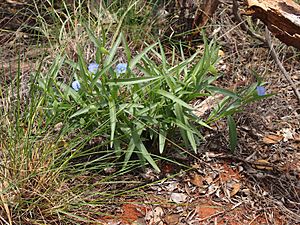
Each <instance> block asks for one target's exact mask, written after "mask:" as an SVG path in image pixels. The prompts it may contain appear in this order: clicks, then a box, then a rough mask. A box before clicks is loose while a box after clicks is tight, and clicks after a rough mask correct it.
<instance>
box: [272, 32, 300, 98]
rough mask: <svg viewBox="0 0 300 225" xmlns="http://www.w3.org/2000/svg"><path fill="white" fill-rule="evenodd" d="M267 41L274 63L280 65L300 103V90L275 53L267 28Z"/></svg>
mask: <svg viewBox="0 0 300 225" xmlns="http://www.w3.org/2000/svg"><path fill="white" fill-rule="evenodd" d="M266 41H267V44H268V47H269V49H270V52H271V56H272V58H273V59H274V61H275V62H276V64H277V65H278V67H279V69H280V70H281V72H282V73H283V75H284V77H285V79H286V80H287V81H288V82H289V83H290V85H291V86H292V88H293V90H294V92H295V95H296V96H297V98H298V101H299V103H300V93H299V90H298V88H297V86H296V85H295V83H294V81H293V80H292V79H291V77H290V75H289V73H288V72H287V71H286V70H285V68H284V67H283V65H282V63H281V62H280V60H279V58H278V56H277V53H276V52H275V49H274V47H273V44H272V40H271V35H270V31H269V30H268V28H267V27H266Z"/></svg>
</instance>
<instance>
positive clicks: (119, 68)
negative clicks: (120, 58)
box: [116, 63, 127, 74]
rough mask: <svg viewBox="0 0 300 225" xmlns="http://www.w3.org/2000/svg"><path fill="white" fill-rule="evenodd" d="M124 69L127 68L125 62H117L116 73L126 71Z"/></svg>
mask: <svg viewBox="0 0 300 225" xmlns="http://www.w3.org/2000/svg"><path fill="white" fill-rule="evenodd" d="M126 70H127V63H119V64H118V65H117V66H116V72H117V73H118V74H121V73H126Z"/></svg>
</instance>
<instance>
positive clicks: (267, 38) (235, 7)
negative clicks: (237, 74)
mask: <svg viewBox="0 0 300 225" xmlns="http://www.w3.org/2000/svg"><path fill="white" fill-rule="evenodd" d="M232 3H233V7H232V11H233V15H234V17H235V19H236V20H237V21H238V22H239V23H240V24H241V28H242V29H243V30H245V31H246V32H247V34H249V35H251V36H252V37H254V38H256V39H258V40H260V41H262V42H263V43H264V44H267V45H268V47H269V49H270V52H271V56H272V58H273V60H274V61H275V62H276V64H277V65H278V67H279V69H280V71H281V72H282V73H283V75H284V77H285V79H286V80H287V81H288V82H289V83H290V85H291V86H292V88H293V91H294V93H295V95H296V97H297V98H298V101H299V103H300V93H299V90H298V88H297V86H296V85H295V83H294V81H293V80H292V79H291V77H290V75H289V73H288V72H287V71H286V70H285V68H284V67H283V65H282V63H281V62H280V60H279V58H278V56H277V53H276V51H275V49H274V47H273V44H272V41H271V35H270V32H269V30H268V28H267V27H266V35H265V38H263V37H262V36H260V35H258V34H256V33H254V32H253V31H251V30H250V29H249V28H248V26H247V25H246V24H245V23H244V21H243V20H242V18H241V16H240V15H239V13H238V7H239V5H238V3H237V0H232Z"/></svg>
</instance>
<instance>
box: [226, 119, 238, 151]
mask: <svg viewBox="0 0 300 225" xmlns="http://www.w3.org/2000/svg"><path fill="white" fill-rule="evenodd" d="M227 124H228V127H229V145H230V150H231V152H234V151H235V149H236V146H237V131H236V125H235V122H234V119H233V118H232V116H227Z"/></svg>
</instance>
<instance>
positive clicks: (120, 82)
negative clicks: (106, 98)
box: [107, 77, 160, 85]
mask: <svg viewBox="0 0 300 225" xmlns="http://www.w3.org/2000/svg"><path fill="white" fill-rule="evenodd" d="M159 78H160V77H134V78H124V79H122V78H120V79H110V80H108V81H107V83H108V84H109V85H132V84H140V83H144V82H149V81H153V80H157V79H159Z"/></svg>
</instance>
